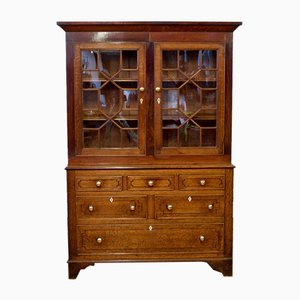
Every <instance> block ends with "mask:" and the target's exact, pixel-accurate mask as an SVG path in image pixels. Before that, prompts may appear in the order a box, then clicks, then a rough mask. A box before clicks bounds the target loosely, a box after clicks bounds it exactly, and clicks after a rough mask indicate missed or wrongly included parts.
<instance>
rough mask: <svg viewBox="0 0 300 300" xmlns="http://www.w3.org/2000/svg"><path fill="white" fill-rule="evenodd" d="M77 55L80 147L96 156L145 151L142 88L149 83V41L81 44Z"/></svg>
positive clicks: (83, 151) (86, 152)
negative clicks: (146, 49)
mask: <svg viewBox="0 0 300 300" xmlns="http://www.w3.org/2000/svg"><path fill="white" fill-rule="evenodd" d="M76 54H77V57H76V58H77V61H78V60H79V62H80V65H79V66H78V68H76V71H78V79H79V81H80V87H79V91H78V98H79V101H80V105H79V106H80V107H81V109H80V112H78V114H79V115H80V117H81V121H80V123H81V126H80V128H79V132H78V135H79V140H81V142H80V144H79V147H78V148H80V149H82V153H84V154H92V155H93V154H97V153H99V154H105V153H107V154H108V155H109V154H115V155H123V154H124V155H128V154H131V153H132V154H141V153H143V152H144V149H145V133H144V128H143V126H144V120H143V119H144V118H143V109H142V106H141V105H140V104H141V103H140V99H141V98H142V97H143V95H142V94H141V92H140V91H139V88H140V87H141V86H144V83H145V70H144V64H145V49H144V45H143V44H126V45H125V44H124V45H119V44H93V45H92V46H90V45H81V46H80V47H79V49H78V50H77V53H76ZM78 69H79V70H78Z"/></svg>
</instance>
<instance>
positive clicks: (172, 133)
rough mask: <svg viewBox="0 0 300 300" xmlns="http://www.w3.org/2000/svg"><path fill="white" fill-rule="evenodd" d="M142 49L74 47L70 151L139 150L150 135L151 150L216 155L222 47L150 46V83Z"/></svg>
mask: <svg viewBox="0 0 300 300" xmlns="http://www.w3.org/2000/svg"><path fill="white" fill-rule="evenodd" d="M146 47H147V44H146V43H141V42H140V43H93V44H84V43H82V44H79V45H77V46H76V49H75V99H76V100H75V102H76V104H77V105H76V112H75V114H76V116H75V119H76V121H77V122H76V123H77V126H76V131H77V132H76V154H77V155H91V156H93V155H95V156H97V155H104V156H111V155H112V156H114V155H145V152H146V142H147V140H148V139H149V138H150V139H153V141H154V143H153V153H154V154H155V155H165V154H166V155H182V154H185V155H190V154H193V155H195V154H199V155H201V154H205V155H207V154H211V155H215V154H222V153H223V138H224V112H225V110H224V94H225V84H224V80H225V79H224V76H225V64H224V47H223V45H221V44H217V43H197V42H192V43H191V42H188V43H180V44H178V43H172V42H162V43H154V52H153V55H152V57H150V58H149V57H148V60H151V62H153V63H154V72H153V73H154V74H153V75H154V80H152V79H151V78H147V77H151V76H153V75H152V74H151V73H150V72H147V69H146V64H147V60H146ZM148 63H149V62H148ZM147 79H148V80H147ZM147 82H148V83H149V82H150V84H147ZM150 106H151V108H150ZM149 112H153V115H152V116H150V118H149V116H148V115H147V114H148V113H149ZM147 118H148V120H149V121H148V123H146V120H147ZM147 127H148V129H149V127H150V128H153V130H147ZM150 135H151V137H150Z"/></svg>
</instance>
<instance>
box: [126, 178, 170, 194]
mask: <svg viewBox="0 0 300 300" xmlns="http://www.w3.org/2000/svg"><path fill="white" fill-rule="evenodd" d="M174 187H175V177H174V176H164V175H161V176H127V189H128V190H131V191H139V190H156V191H168V190H174Z"/></svg>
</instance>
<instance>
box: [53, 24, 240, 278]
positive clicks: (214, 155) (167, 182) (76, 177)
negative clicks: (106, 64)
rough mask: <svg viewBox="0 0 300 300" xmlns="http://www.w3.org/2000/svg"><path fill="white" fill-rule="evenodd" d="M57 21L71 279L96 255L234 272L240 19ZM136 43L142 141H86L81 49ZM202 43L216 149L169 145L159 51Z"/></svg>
mask: <svg viewBox="0 0 300 300" xmlns="http://www.w3.org/2000/svg"><path fill="white" fill-rule="evenodd" d="M57 24H58V25H59V26H60V27H62V28H63V29H64V30H65V31H66V54H67V60H66V62H67V68H66V72H67V110H68V166H67V168H66V169H67V188H68V194H67V196H68V233H69V237H68V244H69V260H68V266H69V278H70V279H75V278H76V277H77V275H78V273H79V272H80V270H81V269H84V268H86V267H88V266H91V265H94V263H98V262H99V263H100V262H101V263H103V262H139V261H140V262H142V261H143V262H152V261H153V262H154V261H199V262H206V263H208V264H209V265H210V266H211V268H212V269H214V270H216V271H218V272H221V273H222V274H223V275H224V276H232V245H233V168H234V166H233V165H232V163H231V129H232V122H231V120H232V59H233V58H232V43H233V34H232V32H233V31H234V30H235V29H236V28H237V27H238V26H240V25H241V22H58V23H57ZM133 48H134V49H138V58H137V60H138V62H137V65H138V87H137V89H136V91H137V99H138V100H139V99H141V98H143V101H142V103H140V104H139V106H138V107H139V114H138V130H139V140H138V147H137V148H135V149H134V148H124V149H117V148H111V149H108V148H103V149H99V148H85V147H84V141H83V133H82V132H83V124H82V121H83V117H82V98H83V97H82V90H83V89H82V84H83V81H82V78H81V72H82V70H81V69H82V60H81V50H82V49H88V50H93V49H98V50H99V51H101V49H103V50H106V51H107V50H118V51H119V50H120V49H121V50H122V49H123V50H128V49H133ZM202 48H203V49H211V50H214V49H215V50H216V51H217V53H218V54H217V69H218V72H219V74H218V76H217V78H218V79H217V83H218V96H217V103H218V106H217V113H216V124H217V137H216V147H201V148H197V147H169V148H168V147H165V146H163V142H162V130H161V126H162V108H161V104H159V103H158V102H157V101H156V100H157V98H158V97H162V93H161V92H155V87H157V86H161V85H162V76H161V72H162V63H161V60H162V51H163V50H174V49H175V50H176V51H180V49H181V50H184V49H190V50H199V49H202ZM178 53H179V52H178ZM98 61H99V65H100V60H99V59H98ZM120 61H121V62H122V58H120ZM121 62H120V64H121ZM178 64H179V63H178ZM141 86H143V87H145V91H144V92H141V91H139V88H140V87H141ZM149 181H152V182H153V184H151V185H150V184H149ZM99 182H100V183H99Z"/></svg>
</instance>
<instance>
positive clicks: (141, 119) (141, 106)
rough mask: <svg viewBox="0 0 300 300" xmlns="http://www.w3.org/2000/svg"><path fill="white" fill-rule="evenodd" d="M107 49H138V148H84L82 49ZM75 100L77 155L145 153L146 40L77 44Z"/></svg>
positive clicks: (129, 154)
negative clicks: (142, 87) (143, 87)
mask: <svg viewBox="0 0 300 300" xmlns="http://www.w3.org/2000/svg"><path fill="white" fill-rule="evenodd" d="M83 49H87V50H89V49H90V50H93V49H106V50H110V49H111V50H114V49H116V50H127V49H128V50H129V49H130V50H138V58H137V61H138V74H139V79H138V90H137V99H138V147H137V148H132V149H131V148H123V149H122V148H107V149H101V148H99V149H96V148H91V149H89V148H84V147H83V126H82V94H81V82H82V78H81V75H82V74H81V50H83ZM74 82H75V83H74V94H75V95H74V102H75V106H74V107H75V111H74V114H75V119H74V120H75V122H74V123H75V124H74V128H75V141H76V145H75V149H76V150H75V155H76V156H132V155H133V156H136V155H145V151H146V134H145V133H146V115H145V112H146V109H145V105H146V102H145V101H143V102H142V103H140V101H139V100H140V99H141V98H144V96H145V93H143V92H141V91H140V90H139V87H141V86H145V84H146V43H145V42H134V43H133V42H122V43H118V42H99V43H79V44H76V45H75V57H74Z"/></svg>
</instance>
